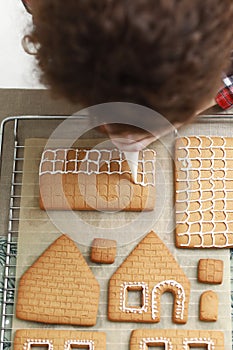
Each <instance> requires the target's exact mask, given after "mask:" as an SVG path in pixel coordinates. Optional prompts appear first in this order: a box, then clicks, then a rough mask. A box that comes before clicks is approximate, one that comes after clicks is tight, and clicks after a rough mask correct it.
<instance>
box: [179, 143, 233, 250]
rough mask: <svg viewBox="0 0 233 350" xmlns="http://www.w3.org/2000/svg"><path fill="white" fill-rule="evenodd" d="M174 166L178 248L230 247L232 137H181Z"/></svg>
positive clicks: (232, 224)
mask: <svg viewBox="0 0 233 350" xmlns="http://www.w3.org/2000/svg"><path fill="white" fill-rule="evenodd" d="M175 164H176V171H175V179H176V245H177V247H179V248H227V247H233V212H232V203H233V186H232V183H233V170H232V169H233V138H225V137H209V136H192V137H191V136H190V137H183V138H180V139H178V140H177V141H176V146H175Z"/></svg>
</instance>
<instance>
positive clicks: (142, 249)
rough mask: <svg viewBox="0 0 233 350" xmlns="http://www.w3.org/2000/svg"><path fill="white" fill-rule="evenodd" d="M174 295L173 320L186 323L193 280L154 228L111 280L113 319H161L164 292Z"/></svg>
mask: <svg viewBox="0 0 233 350" xmlns="http://www.w3.org/2000/svg"><path fill="white" fill-rule="evenodd" d="M165 292H171V293H172V294H173V295H174V304H173V316H172V319H173V322H174V323H186V322H187V319H188V305H189V295H190V282H189V280H188V278H187V276H186V275H185V273H184V272H183V270H182V269H181V267H180V266H179V264H178V263H177V261H176V260H175V258H174V257H173V255H172V254H171V252H170V251H169V250H168V248H167V247H166V245H165V244H164V243H163V242H162V240H161V239H160V238H159V237H158V236H157V235H156V234H155V233H154V232H153V231H151V232H150V233H148V234H147V235H146V237H144V238H143V239H142V241H141V242H140V243H139V244H138V245H137V246H136V248H135V249H134V250H133V251H132V252H131V253H130V255H129V256H128V257H127V258H126V259H125V261H124V262H123V263H122V265H121V266H120V267H119V268H118V269H117V271H116V272H115V273H114V274H113V275H112V277H111V279H110V282H109V301H108V317H109V319H110V320H111V321H127V322H151V323H153V322H159V321H160V299H161V296H162V294H163V293H165Z"/></svg>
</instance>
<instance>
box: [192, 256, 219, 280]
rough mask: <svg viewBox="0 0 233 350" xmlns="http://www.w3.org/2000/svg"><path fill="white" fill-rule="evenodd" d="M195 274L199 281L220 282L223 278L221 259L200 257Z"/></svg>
mask: <svg viewBox="0 0 233 350" xmlns="http://www.w3.org/2000/svg"><path fill="white" fill-rule="evenodd" d="M197 276H198V281H199V282H202V283H209V284H221V283H222V280H223V261H222V260H217V259H200V260H199V262H198V273H197Z"/></svg>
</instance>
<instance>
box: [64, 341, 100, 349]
mask: <svg viewBox="0 0 233 350" xmlns="http://www.w3.org/2000/svg"><path fill="white" fill-rule="evenodd" d="M72 345H79V346H85V348H86V347H87V346H88V350H94V349H95V345H94V341H93V340H79V339H69V340H66V341H65V344H64V350H72V349H73V347H72Z"/></svg>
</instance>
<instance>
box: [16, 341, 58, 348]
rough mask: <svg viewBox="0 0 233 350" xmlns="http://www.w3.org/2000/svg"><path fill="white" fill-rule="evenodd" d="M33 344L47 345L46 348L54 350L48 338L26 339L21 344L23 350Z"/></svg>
mask: <svg viewBox="0 0 233 350" xmlns="http://www.w3.org/2000/svg"><path fill="white" fill-rule="evenodd" d="M34 345H41V346H45V345H47V346H48V350H54V347H53V341H52V340H50V339H27V340H26V342H25V343H24V344H23V350H31V349H32V347H33V346H34Z"/></svg>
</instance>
